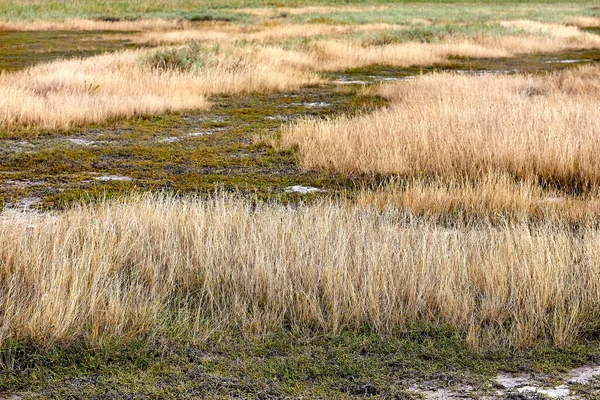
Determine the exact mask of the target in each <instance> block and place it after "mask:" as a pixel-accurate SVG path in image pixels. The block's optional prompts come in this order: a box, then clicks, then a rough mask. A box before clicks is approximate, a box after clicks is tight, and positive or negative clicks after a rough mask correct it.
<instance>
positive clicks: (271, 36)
mask: <svg viewBox="0 0 600 400" xmlns="http://www.w3.org/2000/svg"><path fill="white" fill-rule="evenodd" d="M387 29H403V27H402V26H398V25H390V24H362V25H324V24H310V23H307V24H279V23H270V24H258V25H237V24H222V23H217V24H203V25H202V26H201V27H193V28H187V29H174V30H165V31H149V32H144V33H143V34H141V35H139V36H137V37H132V39H133V40H135V41H136V42H138V43H146V44H148V43H149V44H154V45H156V44H165V43H185V42H189V41H194V40H197V41H236V40H253V41H273V40H284V39H290V38H303V37H310V36H329V35H348V34H350V33H356V32H377V31H383V30H387Z"/></svg>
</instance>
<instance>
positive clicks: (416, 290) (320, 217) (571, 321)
mask: <svg viewBox="0 0 600 400" xmlns="http://www.w3.org/2000/svg"><path fill="white" fill-rule="evenodd" d="M23 218H25V219H23ZM2 220H3V223H0V234H1V236H2V238H3V240H2V241H1V242H0V281H1V282H2V285H0V315H2V319H1V320H0V342H1V341H4V340H9V339H10V340H33V341H35V342H39V343H45V344H47V345H51V344H52V343H54V342H56V341H63V342H67V343H69V342H71V343H72V342H76V341H91V342H98V341H102V340H105V339H109V338H115V337H119V338H130V337H147V338H155V339H156V338H160V337H163V338H165V337H167V338H168V337H171V336H173V335H181V336H179V337H180V338H182V337H183V338H186V339H187V340H194V339H200V338H202V337H203V336H204V335H205V334H207V332H212V331H214V330H216V329H241V330H242V331H243V332H245V333H246V334H247V335H250V336H251V335H255V334H268V333H270V332H274V331H276V330H280V329H291V330H293V331H297V332H304V333H307V332H312V333H331V332H335V331H338V330H340V329H363V328H370V329H373V330H375V331H377V332H381V333H386V332H392V331H395V330H398V329H402V328H403V327H406V326H408V325H410V324H412V323H415V322H429V323H441V324H449V325H451V326H454V327H456V328H458V329H462V330H464V331H465V332H466V334H467V338H468V341H469V343H470V344H471V345H472V346H474V347H478V346H483V347H493V346H496V345H506V346H517V347H520V346H534V345H536V344H538V343H539V342H540V341H546V340H549V341H551V342H553V343H554V344H556V345H557V346H562V345H567V344H569V343H572V342H573V341H574V340H576V339H577V338H578V335H579V334H580V333H581V332H582V330H585V329H587V327H588V325H589V324H593V323H594V322H595V321H598V318H599V317H600V315H599V314H600V312H599V310H600V267H599V266H600V252H599V251H598V246H597V243H598V240H600V231H598V230H597V229H596V228H593V227H592V225H589V226H588V225H586V224H583V225H582V226H580V230H579V231H578V232H579V233H578V234H574V233H573V231H570V230H569V229H568V228H567V227H566V226H563V225H562V224H561V223H560V222H554V223H545V224H541V225H539V226H537V227H532V226H530V225H528V224H527V223H518V224H505V225H504V226H502V227H493V226H490V225H486V224H475V225H464V226H460V227H458V229H448V228H444V227H441V226H439V225H437V224H436V223H434V222H432V221H429V220H427V219H424V218H417V217H415V216H414V215H413V214H410V213H399V212H394V211H392V210H391V209H387V210H384V211H380V210H379V209H376V208H365V207H360V206H353V205H348V204H342V203H336V202H332V201H322V202H318V203H316V204H314V205H310V206H300V207H297V208H290V207H286V206H281V205H276V204H266V203H258V204H256V203H252V202H250V201H244V200H240V199H236V198H227V197H218V198H216V199H214V200H205V201H202V200H198V199H182V200H175V199H173V198H164V197H157V196H146V197H138V198H134V199H130V200H128V201H111V202H105V203H102V204H100V205H97V206H80V207H77V208H74V209H72V210H69V211H66V212H64V213H62V214H59V215H55V216H53V217H44V216H41V217H40V216H38V217H30V218H29V219H27V218H26V217H22V216H21V217H18V216H15V215H14V214H5V215H4V216H3V219H2ZM586 226H587V227H586Z"/></svg>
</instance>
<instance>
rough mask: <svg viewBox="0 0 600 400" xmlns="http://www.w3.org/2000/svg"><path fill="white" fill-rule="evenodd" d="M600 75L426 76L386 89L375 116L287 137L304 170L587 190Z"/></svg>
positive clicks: (298, 128)
mask: <svg viewBox="0 0 600 400" xmlns="http://www.w3.org/2000/svg"><path fill="white" fill-rule="evenodd" d="M599 77H600V69H599V68H597V67H588V68H581V69H577V70H571V71H565V72H560V73H555V74H552V75H548V76H538V77H534V76H483V77H473V76H461V75H456V74H450V73H444V74H435V75H427V76H420V77H418V78H417V79H415V80H413V81H409V82H399V83H397V84H394V85H388V86H385V87H383V88H382V89H381V91H380V93H381V94H382V95H383V96H385V97H387V98H389V99H390V100H391V106H390V107H388V108H386V109H383V110H380V111H377V112H375V113H373V114H369V115H362V116H358V117H352V118H347V117H341V118H337V119H333V120H329V121H315V120H305V121H302V122H299V123H297V124H296V125H295V126H292V127H291V128H288V129H287V130H285V132H284V135H283V145H284V146H293V145H298V146H299V154H300V162H301V164H302V165H303V166H304V168H311V169H329V170H334V171H339V172H344V173H369V174H375V173H380V174H400V175H407V176H411V175H413V176H414V175H420V174H428V175H433V176H438V177H444V178H445V179H447V180H452V179H454V180H459V181H460V180H461V179H465V178H468V179H479V178H481V177H483V176H485V175H489V174H498V173H500V174H502V173H507V174H510V175H513V176H516V177H519V178H521V179H525V180H532V181H537V180H542V181H547V182H552V183H556V184H560V185H567V186H574V187H578V188H585V187H588V186H590V185H597V184H600V164H599V161H598V157H597V154H598V152H599V151H600V142H599V141H598V137H599V135H600V84H599V82H600V81H599Z"/></svg>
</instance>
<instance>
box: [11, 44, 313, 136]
mask: <svg viewBox="0 0 600 400" xmlns="http://www.w3.org/2000/svg"><path fill="white" fill-rule="evenodd" d="M155 52H156V50H150V51H148V50H138V51H126V52H119V53H113V54H105V55H101V56H97V57H91V58H87V59H76V60H68V61H57V62H53V63H50V64H44V65H39V66H36V67H32V68H29V69H27V70H25V71H21V72H17V73H12V74H0V127H3V128H9V129H11V128H16V127H19V126H36V127H41V128H47V129H53V128H65V127H68V126H71V125H78V124H82V123H90V122H102V121H105V120H107V119H110V118H114V117H130V116H133V115H140V114H141V115H147V114H158V113H164V112H169V111H180V110H185V109H197V108H203V107H206V106H207V102H206V96H208V95H211V94H215V93H232V94H237V93H243V92H248V91H265V90H267V91H268V90H284V89H290V88H296V87H299V86H301V85H303V84H307V83H315V82H319V80H320V79H319V78H318V77H317V76H316V75H315V74H312V73H309V72H299V71H296V70H293V69H292V68H289V67H288V68H285V67H283V66H280V65H274V64H273V63H270V62H269V61H270V59H269V58H265V56H264V55H263V54H264V51H262V50H261V49H260V48H258V49H257V48H254V47H247V48H244V47H236V46H229V47H227V46H223V47H221V48H220V49H219V52H218V53H215V52H210V51H209V50H208V49H207V50H206V52H207V53H206V55H205V56H206V57H208V58H210V59H211V62H210V63H208V64H206V65H204V66H203V67H202V68H200V69H198V70H191V69H190V70H183V69H181V68H180V69H178V68H166V69H165V68H155V66H153V65H150V64H149V63H147V62H145V61H146V60H148V58H149V57H150V56H151V55H152V54H153V53H155Z"/></svg>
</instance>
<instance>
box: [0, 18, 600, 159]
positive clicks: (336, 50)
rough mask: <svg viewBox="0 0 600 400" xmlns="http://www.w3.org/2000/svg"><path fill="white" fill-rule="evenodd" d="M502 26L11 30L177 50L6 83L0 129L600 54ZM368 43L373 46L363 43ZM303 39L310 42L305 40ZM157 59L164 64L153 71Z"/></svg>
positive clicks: (73, 25) (126, 25) (61, 65)
mask: <svg viewBox="0 0 600 400" xmlns="http://www.w3.org/2000/svg"><path fill="white" fill-rule="evenodd" d="M110 24H113V25H110ZM496 24H497V25H498V26H500V27H502V28H504V29H506V30H507V33H505V34H501V35H491V36H490V35H483V34H482V35H450V36H448V37H444V38H440V39H439V40H436V41H434V42H430V43H422V42H420V41H418V40H412V41H411V40H408V41H401V42H399V43H396V42H395V41H394V40H392V41H391V42H389V38H388V37H389V36H390V35H391V36H392V37H393V36H394V35H398V34H401V33H402V31H406V30H409V29H412V28H415V26H416V27H417V28H419V27H420V28H419V29H422V28H423V26H425V27H427V24H425V25H423V23H422V22H421V21H417V22H415V23H414V24H408V25H390V24H382V23H380V24H364V25H343V24H342V25H340V24H338V25H335V24H334V25H317V24H313V25H300V24H273V25H257V26H254V25H250V26H239V25H235V24H223V23H212V24H209V25H208V26H205V27H203V28H197V27H193V26H192V25H190V23H183V22H180V23H175V22H169V21H162V22H159V23H157V24H154V25H152V24H150V23H149V22H148V21H122V22H114V23H111V22H104V21H81V20H75V21H67V22H62V23H59V22H43V21H42V22H4V23H0V30H2V29H7V30H24V31H27V30H33V29H42V30H44V29H47V30H53V29H66V30H77V29H79V30H91V29H104V30H120V29H137V30H142V32H141V33H139V34H135V35H133V34H130V35H129V36H128V37H130V38H131V39H132V40H134V41H137V42H138V43H139V44H153V45H157V44H170V46H171V47H166V48H162V49H158V50H157V49H146V50H137V51H127V52H120V53H112V54H104V55H99V56H96V57H91V58H88V59H83V60H77V59H75V60H68V61H56V62H52V63H49V64H45V65H40V66H35V67H32V68H29V69H27V70H25V71H21V72H16V73H5V74H2V75H0V127H2V128H5V129H16V128H18V127H22V126H29V127H38V128H43V129H56V128H69V127H73V126H77V125H81V124H84V123H98V122H102V121H106V120H110V119H113V118H115V117H131V116H134V115H153V114H157V113H165V112H172V111H181V110H189V109H201V108H204V107H207V105H208V102H207V100H206V99H207V97H208V96H210V95H213V94H240V93H248V92H265V91H282V90H289V89H294V88H298V87H300V86H302V85H306V84H312V83H317V82H321V81H322V80H321V78H320V77H319V75H318V72H322V71H338V70H343V69H346V68H356V67H364V66H368V65H374V64H381V65H391V66H397V67H414V66H429V65H434V64H440V65H443V64H444V63H447V62H449V61H450V58H452V57H468V58H481V57H491V58H495V57H512V56H515V55H517V54H527V53H547V52H553V51H562V50H566V49H578V48H599V47H600V38H599V37H598V35H594V34H591V33H587V32H584V31H582V30H580V29H579V28H578V27H576V26H573V25H565V24H557V23H540V22H533V21H522V20H519V21H499V22H496ZM515 32H516V33H515ZM361 33H362V34H363V35H364V34H371V35H375V38H374V39H373V38H371V39H369V38H367V39H366V40H365V39H364V38H363V39H361V36H360V34H361ZM517 33H518V34H517ZM352 35H354V36H355V37H352ZM377 35H379V36H377ZM302 37H304V38H305V39H306V40H299V38H302ZM294 40H295V42H294ZM290 41H291V42H290ZM190 43H191V44H190ZM157 57H158V58H160V57H166V61H165V62H163V63H162V64H161V63H158V64H156V63H153V62H152V60H156V59H157ZM149 60H150V62H149ZM157 67H158V68H157ZM390 168H392V167H391V166H390Z"/></svg>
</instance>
